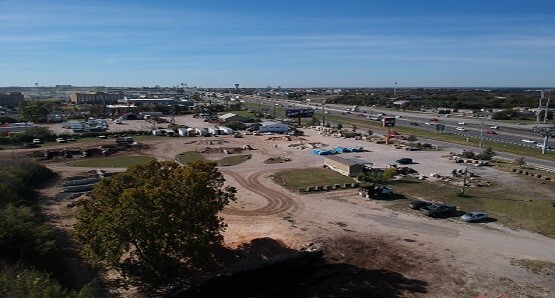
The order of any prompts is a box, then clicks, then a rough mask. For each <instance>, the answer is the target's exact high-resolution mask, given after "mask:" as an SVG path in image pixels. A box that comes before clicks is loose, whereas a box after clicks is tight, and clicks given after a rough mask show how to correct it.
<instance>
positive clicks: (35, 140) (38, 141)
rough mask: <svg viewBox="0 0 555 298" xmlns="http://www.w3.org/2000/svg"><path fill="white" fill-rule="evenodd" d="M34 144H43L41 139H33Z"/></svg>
mask: <svg viewBox="0 0 555 298" xmlns="http://www.w3.org/2000/svg"><path fill="white" fill-rule="evenodd" d="M33 144H42V141H41V140H40V139H33Z"/></svg>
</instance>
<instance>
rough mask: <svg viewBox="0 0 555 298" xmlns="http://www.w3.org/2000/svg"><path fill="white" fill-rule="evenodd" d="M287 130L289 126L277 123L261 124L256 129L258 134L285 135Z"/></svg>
mask: <svg viewBox="0 0 555 298" xmlns="http://www.w3.org/2000/svg"><path fill="white" fill-rule="evenodd" d="M288 130H289V125H287V124H283V123H279V122H262V123H261V124H260V127H259V128H258V131H259V132H275V133H285V132H287V131H288Z"/></svg>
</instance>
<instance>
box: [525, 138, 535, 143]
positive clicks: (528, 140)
mask: <svg viewBox="0 0 555 298" xmlns="http://www.w3.org/2000/svg"><path fill="white" fill-rule="evenodd" d="M522 142H523V143H528V144H536V141H534V140H530V139H522Z"/></svg>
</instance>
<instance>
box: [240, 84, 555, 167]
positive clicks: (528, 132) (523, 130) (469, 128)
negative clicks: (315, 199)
mask: <svg viewBox="0 0 555 298" xmlns="http://www.w3.org/2000/svg"><path fill="white" fill-rule="evenodd" d="M233 96H235V95H233ZM242 99H243V100H245V101H248V102H250V103H254V104H260V105H261V106H262V107H263V108H267V109H268V111H270V112H271V111H272V108H273V106H274V105H276V104H277V105H278V106H280V107H282V108H299V109H300V108H312V109H314V110H315V113H317V114H320V117H321V114H323V113H324V110H323V108H322V105H321V103H318V102H308V103H307V102H299V101H294V100H284V99H268V98H259V97H255V96H242ZM350 108H352V105H338V104H326V106H325V113H326V115H327V114H329V115H340V116H343V117H348V118H353V119H361V118H367V117H368V116H369V115H371V116H377V115H379V114H386V116H388V117H396V118H397V120H396V124H395V125H397V126H406V127H417V128H419V129H425V130H430V131H436V125H435V124H434V123H439V124H443V125H445V130H444V132H443V133H452V134H457V135H461V136H466V137H469V138H479V137H480V131H481V129H482V128H483V131H484V132H483V138H484V140H489V141H494V142H499V143H505V144H514V145H519V146H525V147H530V148H537V150H538V152H540V151H541V148H540V147H539V146H538V145H537V144H543V138H542V137H541V136H540V135H539V134H538V133H535V132H532V128H533V125H518V124H512V125H508V124H506V123H501V122H498V121H495V120H491V119H481V118H470V117H457V116H452V115H450V116H449V117H445V116H443V117H441V116H439V115H438V114H432V113H418V112H405V111H392V110H389V109H383V108H376V107H368V106H360V107H359V111H358V112H352V111H348V110H349V109H350ZM430 118H437V121H430ZM368 121H375V120H368ZM482 121H483V124H482ZM375 122H376V123H380V121H375ZM462 122H465V124H459V123H462ZM411 123H412V124H411ZM426 123H428V124H429V125H427V124H426ZM494 126H498V129H494V128H492V127H494ZM457 127H462V128H464V130H457ZM419 139H420V140H421V141H425V142H433V143H436V144H438V145H441V144H447V143H446V142H441V141H437V140H424V139H422V138H419ZM523 140H530V141H533V142H535V143H526V142H523ZM552 143H553V142H552V141H551V139H550V141H549V143H548V148H550V147H553V146H552V145H551V144H552ZM450 145H451V146H453V144H450ZM455 147H457V148H460V149H461V150H463V149H465V150H474V151H476V148H475V147H470V146H464V145H457V146H455ZM469 148H470V149H469ZM549 151H551V152H553V150H552V149H551V150H549ZM497 156H499V157H503V158H506V159H514V158H516V157H517V156H516V155H513V154H509V153H501V152H499V153H498V154H497ZM526 160H527V163H528V164H530V165H534V166H539V167H547V168H550V169H555V162H552V161H548V160H543V159H538V158H531V157H526Z"/></svg>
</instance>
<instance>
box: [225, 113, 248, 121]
mask: <svg viewBox="0 0 555 298" xmlns="http://www.w3.org/2000/svg"><path fill="white" fill-rule="evenodd" d="M218 119H219V120H220V121H222V122H235V121H237V122H244V121H246V120H247V118H245V117H243V116H239V115H237V114H233V113H227V114H223V115H221V116H219V117H218Z"/></svg>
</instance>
